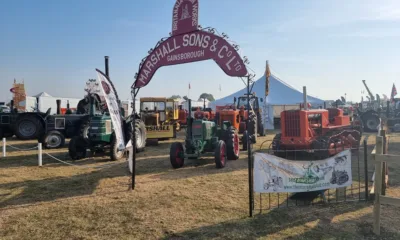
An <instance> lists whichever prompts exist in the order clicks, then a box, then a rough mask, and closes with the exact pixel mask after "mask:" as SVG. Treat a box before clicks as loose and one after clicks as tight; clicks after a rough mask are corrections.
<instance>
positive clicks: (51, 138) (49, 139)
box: [42, 130, 65, 149]
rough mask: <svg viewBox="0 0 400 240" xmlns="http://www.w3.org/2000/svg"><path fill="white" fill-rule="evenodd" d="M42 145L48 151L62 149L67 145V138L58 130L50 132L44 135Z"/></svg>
mask: <svg viewBox="0 0 400 240" xmlns="http://www.w3.org/2000/svg"><path fill="white" fill-rule="evenodd" d="M42 143H43V145H44V147H45V148H48V149H52V148H61V147H63V146H64V144H65V137H64V134H62V133H61V132H59V131H57V130H53V131H49V132H47V133H46V134H45V135H44V137H43V140H42Z"/></svg>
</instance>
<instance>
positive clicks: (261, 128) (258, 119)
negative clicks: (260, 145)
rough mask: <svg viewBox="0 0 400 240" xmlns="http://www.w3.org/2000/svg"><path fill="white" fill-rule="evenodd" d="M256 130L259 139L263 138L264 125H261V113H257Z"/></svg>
mask: <svg viewBox="0 0 400 240" xmlns="http://www.w3.org/2000/svg"><path fill="white" fill-rule="evenodd" d="M257 130H258V134H259V135H260V137H264V136H265V132H264V124H263V123H262V117H261V113H259V112H257Z"/></svg>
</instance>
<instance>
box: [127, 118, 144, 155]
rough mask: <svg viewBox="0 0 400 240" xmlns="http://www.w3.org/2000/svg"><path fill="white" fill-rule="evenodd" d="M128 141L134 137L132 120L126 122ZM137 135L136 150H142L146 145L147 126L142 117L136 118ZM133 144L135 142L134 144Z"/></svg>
mask: <svg viewBox="0 0 400 240" xmlns="http://www.w3.org/2000/svg"><path fill="white" fill-rule="evenodd" d="M125 129H126V130H125V131H126V135H125V136H126V141H127V142H129V140H131V139H132V135H133V131H132V122H128V123H126V128H125ZM135 131H136V132H135V136H136V152H142V151H144V149H145V146H146V139H147V135H146V126H145V125H144V122H143V121H142V120H140V119H136V120H135ZM132 145H133V144H132Z"/></svg>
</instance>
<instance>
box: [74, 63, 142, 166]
mask: <svg viewBox="0 0 400 240" xmlns="http://www.w3.org/2000/svg"><path fill="white" fill-rule="evenodd" d="M105 60H106V61H105V66H106V76H109V73H108V57H105ZM110 83H111V87H112V88H113V90H114V92H115V94H116V98H117V102H120V101H119V99H118V95H117V92H116V89H115V87H114V85H113V84H112V82H111V81H110ZM99 99H100V98H99V97H98V96H96V94H95V93H94V94H89V97H88V100H89V102H90V105H89V106H90V108H89V115H86V116H85V117H83V119H82V121H81V124H80V126H79V130H78V132H79V133H78V135H77V136H74V137H73V138H71V140H70V142H69V146H68V151H69V155H70V157H71V158H72V160H79V159H82V158H85V157H86V154H87V150H88V149H90V151H91V152H92V154H94V153H97V152H105V151H107V150H109V155H110V158H111V160H119V159H121V158H122V157H123V156H124V152H125V151H124V150H122V151H120V150H119V149H118V146H117V142H118V141H117V137H116V135H115V133H114V130H113V129H114V128H113V124H112V120H111V116H110V114H109V112H108V110H105V111H101V112H99V111H96V106H99V105H100V104H99V102H98V101H99ZM82 106H83V105H82ZM78 108H79V107H78ZM121 110H122V109H121ZM121 115H123V111H121ZM122 125H123V126H122V130H123V135H124V138H125V140H126V141H129V139H131V137H132V135H133V129H135V133H136V151H137V152H139V151H143V150H144V148H145V145H146V126H145V125H144V122H143V121H142V120H140V118H139V116H136V120H135V123H133V122H132V118H131V116H129V117H128V118H124V119H123V121H122Z"/></svg>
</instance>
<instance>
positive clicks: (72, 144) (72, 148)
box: [68, 136, 88, 160]
mask: <svg viewBox="0 0 400 240" xmlns="http://www.w3.org/2000/svg"><path fill="white" fill-rule="evenodd" d="M87 146H88V145H87V142H86V140H85V139H84V138H83V137H81V136H75V137H73V138H71V140H70V141H69V146H68V153H69V156H70V157H71V159H72V160H79V159H82V158H85V157H86V149H87Z"/></svg>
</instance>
